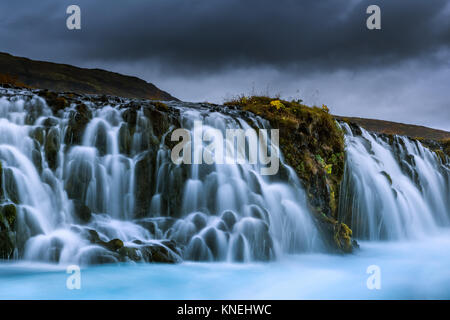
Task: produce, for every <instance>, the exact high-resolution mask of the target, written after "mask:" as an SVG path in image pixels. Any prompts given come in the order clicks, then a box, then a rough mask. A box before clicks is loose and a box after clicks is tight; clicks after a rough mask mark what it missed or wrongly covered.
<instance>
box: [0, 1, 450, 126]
mask: <svg viewBox="0 0 450 320" xmlns="http://www.w3.org/2000/svg"><path fill="white" fill-rule="evenodd" d="M71 4H76V5H78V6H79V7H80V9H81V30H68V29H67V27H66V19H67V18H68V17H69V15H68V14H67V13H66V9H67V7H68V6H69V5H71ZM369 5H378V6H379V7H380V9H381V30H369V29H367V27H366V20H367V18H368V17H369V14H367V13H366V9H367V7H368V6H369ZM0 51H3V52H8V53H11V54H14V55H18V56H23V57H28V58H31V59H36V60H45V61H53V62H59V63H67V64H73V65H76V66H80V67H87V68H102V69H106V70H110V71H115V72H119V73H123V74H127V75H133V76H137V77H140V78H142V79H144V80H146V81H148V82H151V83H153V84H155V85H156V86H158V87H159V88H161V89H163V90H165V91H167V92H169V93H170V94H172V95H174V96H175V97H177V98H179V99H181V100H185V101H201V102H204V101H208V102H215V103H221V102H223V101H224V100H227V99H231V98H233V97H236V96H238V95H241V94H247V95H249V94H264V95H272V96H276V95H280V97H281V98H285V99H302V100H303V101H304V102H305V103H306V104H309V105H322V104H326V105H327V106H328V107H329V108H330V110H331V112H332V113H334V114H337V115H345V116H356V117H365V118H375V119H383V120H391V121H398V122H405V123H413V124H419V125H424V126H429V127H433V128H438V129H443V130H447V131H450V1H447V0H385V1H377V0H370V1H366V0H320V1H318V0H276V1H275V0H273V1H268V0H239V1H238V0H127V1H125V0H97V1H94V0H70V1H66V0H40V1H33V0H2V2H1V3H0Z"/></svg>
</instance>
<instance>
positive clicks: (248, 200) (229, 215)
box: [0, 89, 324, 264]
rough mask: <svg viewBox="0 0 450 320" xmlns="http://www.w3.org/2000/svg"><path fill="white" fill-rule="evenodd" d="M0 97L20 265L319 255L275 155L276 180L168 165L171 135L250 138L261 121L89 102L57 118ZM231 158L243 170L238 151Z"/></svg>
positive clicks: (298, 193) (17, 96) (21, 96)
mask: <svg viewBox="0 0 450 320" xmlns="http://www.w3.org/2000/svg"><path fill="white" fill-rule="evenodd" d="M0 90H1V92H0V93H1V95H2V98H0V163H1V166H2V172H3V173H2V179H3V181H2V182H3V183H1V184H0V188H2V190H1V192H0V198H1V195H2V194H3V195H4V199H3V200H2V201H3V204H5V203H6V204H14V205H15V206H16V208H17V222H16V231H17V232H16V234H17V236H16V241H17V244H16V248H15V252H14V257H15V258H16V259H25V260H37V261H46V262H57V263H64V264H67V263H79V264H90V263H107V262H117V261H162V262H166V261H172V262H173V261H180V260H181V259H185V260H200V261H255V260H256V261H258V260H271V259H275V258H277V257H278V256H280V255H281V254H284V253H297V252H305V251H319V250H323V248H324V245H323V242H322V240H321V238H320V235H319V232H318V230H317V228H316V226H315V223H314V221H313V219H312V214H311V213H310V212H309V210H308V206H307V201H306V197H305V194H304V191H303V189H302V186H301V183H300V181H299V180H298V178H297V176H296V174H295V172H294V171H293V170H292V169H291V168H290V167H289V166H287V165H286V164H285V163H284V161H283V159H282V155H281V152H280V151H279V150H277V151H278V152H279V154H280V155H281V157H280V158H281V159H280V169H279V173H278V174H276V175H273V176H267V175H262V174H261V164H259V163H257V164H251V163H249V162H248V161H247V162H245V161H244V162H243V163H240V162H238V163H236V164H220V163H217V164H192V165H187V164H183V163H174V162H173V161H172V160H171V148H172V147H173V145H174V143H176V142H172V141H171V139H170V133H171V132H172V131H173V130H174V129H176V128H184V129H186V130H188V131H189V132H190V133H191V134H192V135H193V136H195V135H200V136H205V135H208V134H210V135H214V132H217V131H214V130H217V129H218V130H219V131H220V132H223V133H224V132H225V131H226V130H227V129H244V130H249V131H250V132H252V131H253V132H254V134H255V135H256V134H257V133H256V131H257V130H258V128H261V129H262V128H265V129H270V126H269V125H268V123H267V122H266V121H265V120H263V119H261V118H259V117H256V116H249V115H247V117H246V118H245V119H244V117H242V116H241V115H240V114H238V113H237V111H234V110H232V108H226V107H224V108H223V110H222V109H221V110H220V111H219V110H213V109H212V108H211V106H202V105H201V104H191V103H182V102H170V103H169V105H168V106H161V105H159V104H157V103H152V102H151V101H148V102H145V103H144V102H139V101H135V100H128V99H120V98H118V99H115V100H114V99H106V100H105V101H103V102H102V103H100V102H98V101H97V100H94V101H96V102H92V100H91V99H90V98H89V96H86V97H79V98H78V99H79V102H78V103H72V104H71V105H70V106H69V107H67V108H65V109H59V110H58V109H55V108H51V107H50V106H49V105H47V103H46V100H45V99H43V98H41V97H39V96H38V95H36V94H33V93H32V92H30V91H26V90H22V91H20V90H12V89H0ZM195 121H201V122H202V124H203V127H202V129H201V132H195V130H196V129H195V125H194V123H195ZM224 143H226V142H224ZM207 145H208V144H207V143H205V142H203V143H201V144H200V145H197V147H196V149H195V148H194V150H193V154H194V155H195V154H203V152H205V150H208V149H207ZM264 147H265V146H263V145H261V142H259V148H264ZM237 152H238V157H241V160H242V159H244V160H248V156H247V155H246V151H245V150H237ZM0 200H1V199H0Z"/></svg>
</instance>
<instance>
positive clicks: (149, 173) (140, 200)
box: [135, 151, 156, 217]
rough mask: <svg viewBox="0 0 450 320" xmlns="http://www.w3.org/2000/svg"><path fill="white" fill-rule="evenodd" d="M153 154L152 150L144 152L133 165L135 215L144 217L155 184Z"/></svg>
mask: <svg viewBox="0 0 450 320" xmlns="http://www.w3.org/2000/svg"><path fill="white" fill-rule="evenodd" d="M155 156H156V154H155V153H154V152H153V151H147V152H144V153H143V154H142V155H140V156H139V158H138V160H137V162H136V167H135V177H136V180H135V190H136V192H135V197H136V199H135V201H136V203H135V215H136V217H145V216H146V214H147V212H148V210H149V207H150V202H151V199H152V195H153V193H154V190H153V189H154V186H155V177H154V174H155V160H156V159H155Z"/></svg>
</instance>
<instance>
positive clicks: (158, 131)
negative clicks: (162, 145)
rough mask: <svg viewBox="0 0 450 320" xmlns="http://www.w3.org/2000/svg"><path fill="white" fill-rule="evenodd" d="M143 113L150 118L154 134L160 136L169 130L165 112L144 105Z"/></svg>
mask: <svg viewBox="0 0 450 320" xmlns="http://www.w3.org/2000/svg"><path fill="white" fill-rule="evenodd" d="M144 115H145V116H146V117H147V118H148V119H149V120H150V123H151V125H152V128H153V133H154V134H155V136H157V137H159V138H160V137H161V136H162V135H163V134H164V133H166V132H167V131H168V130H169V127H170V124H169V119H168V117H167V114H166V113H162V112H160V111H158V110H155V109H154V108H150V107H146V108H144Z"/></svg>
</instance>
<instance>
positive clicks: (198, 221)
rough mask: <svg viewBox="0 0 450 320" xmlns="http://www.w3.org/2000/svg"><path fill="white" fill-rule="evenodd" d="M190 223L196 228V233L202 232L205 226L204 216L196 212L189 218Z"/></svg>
mask: <svg viewBox="0 0 450 320" xmlns="http://www.w3.org/2000/svg"><path fill="white" fill-rule="evenodd" d="M190 220H191V222H192V223H193V224H194V225H195V227H196V228H197V231H200V230H202V229H203V228H204V227H205V226H206V222H207V221H206V216H205V215H204V214H203V213H201V212H196V213H194V214H192V216H191V217H190Z"/></svg>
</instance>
